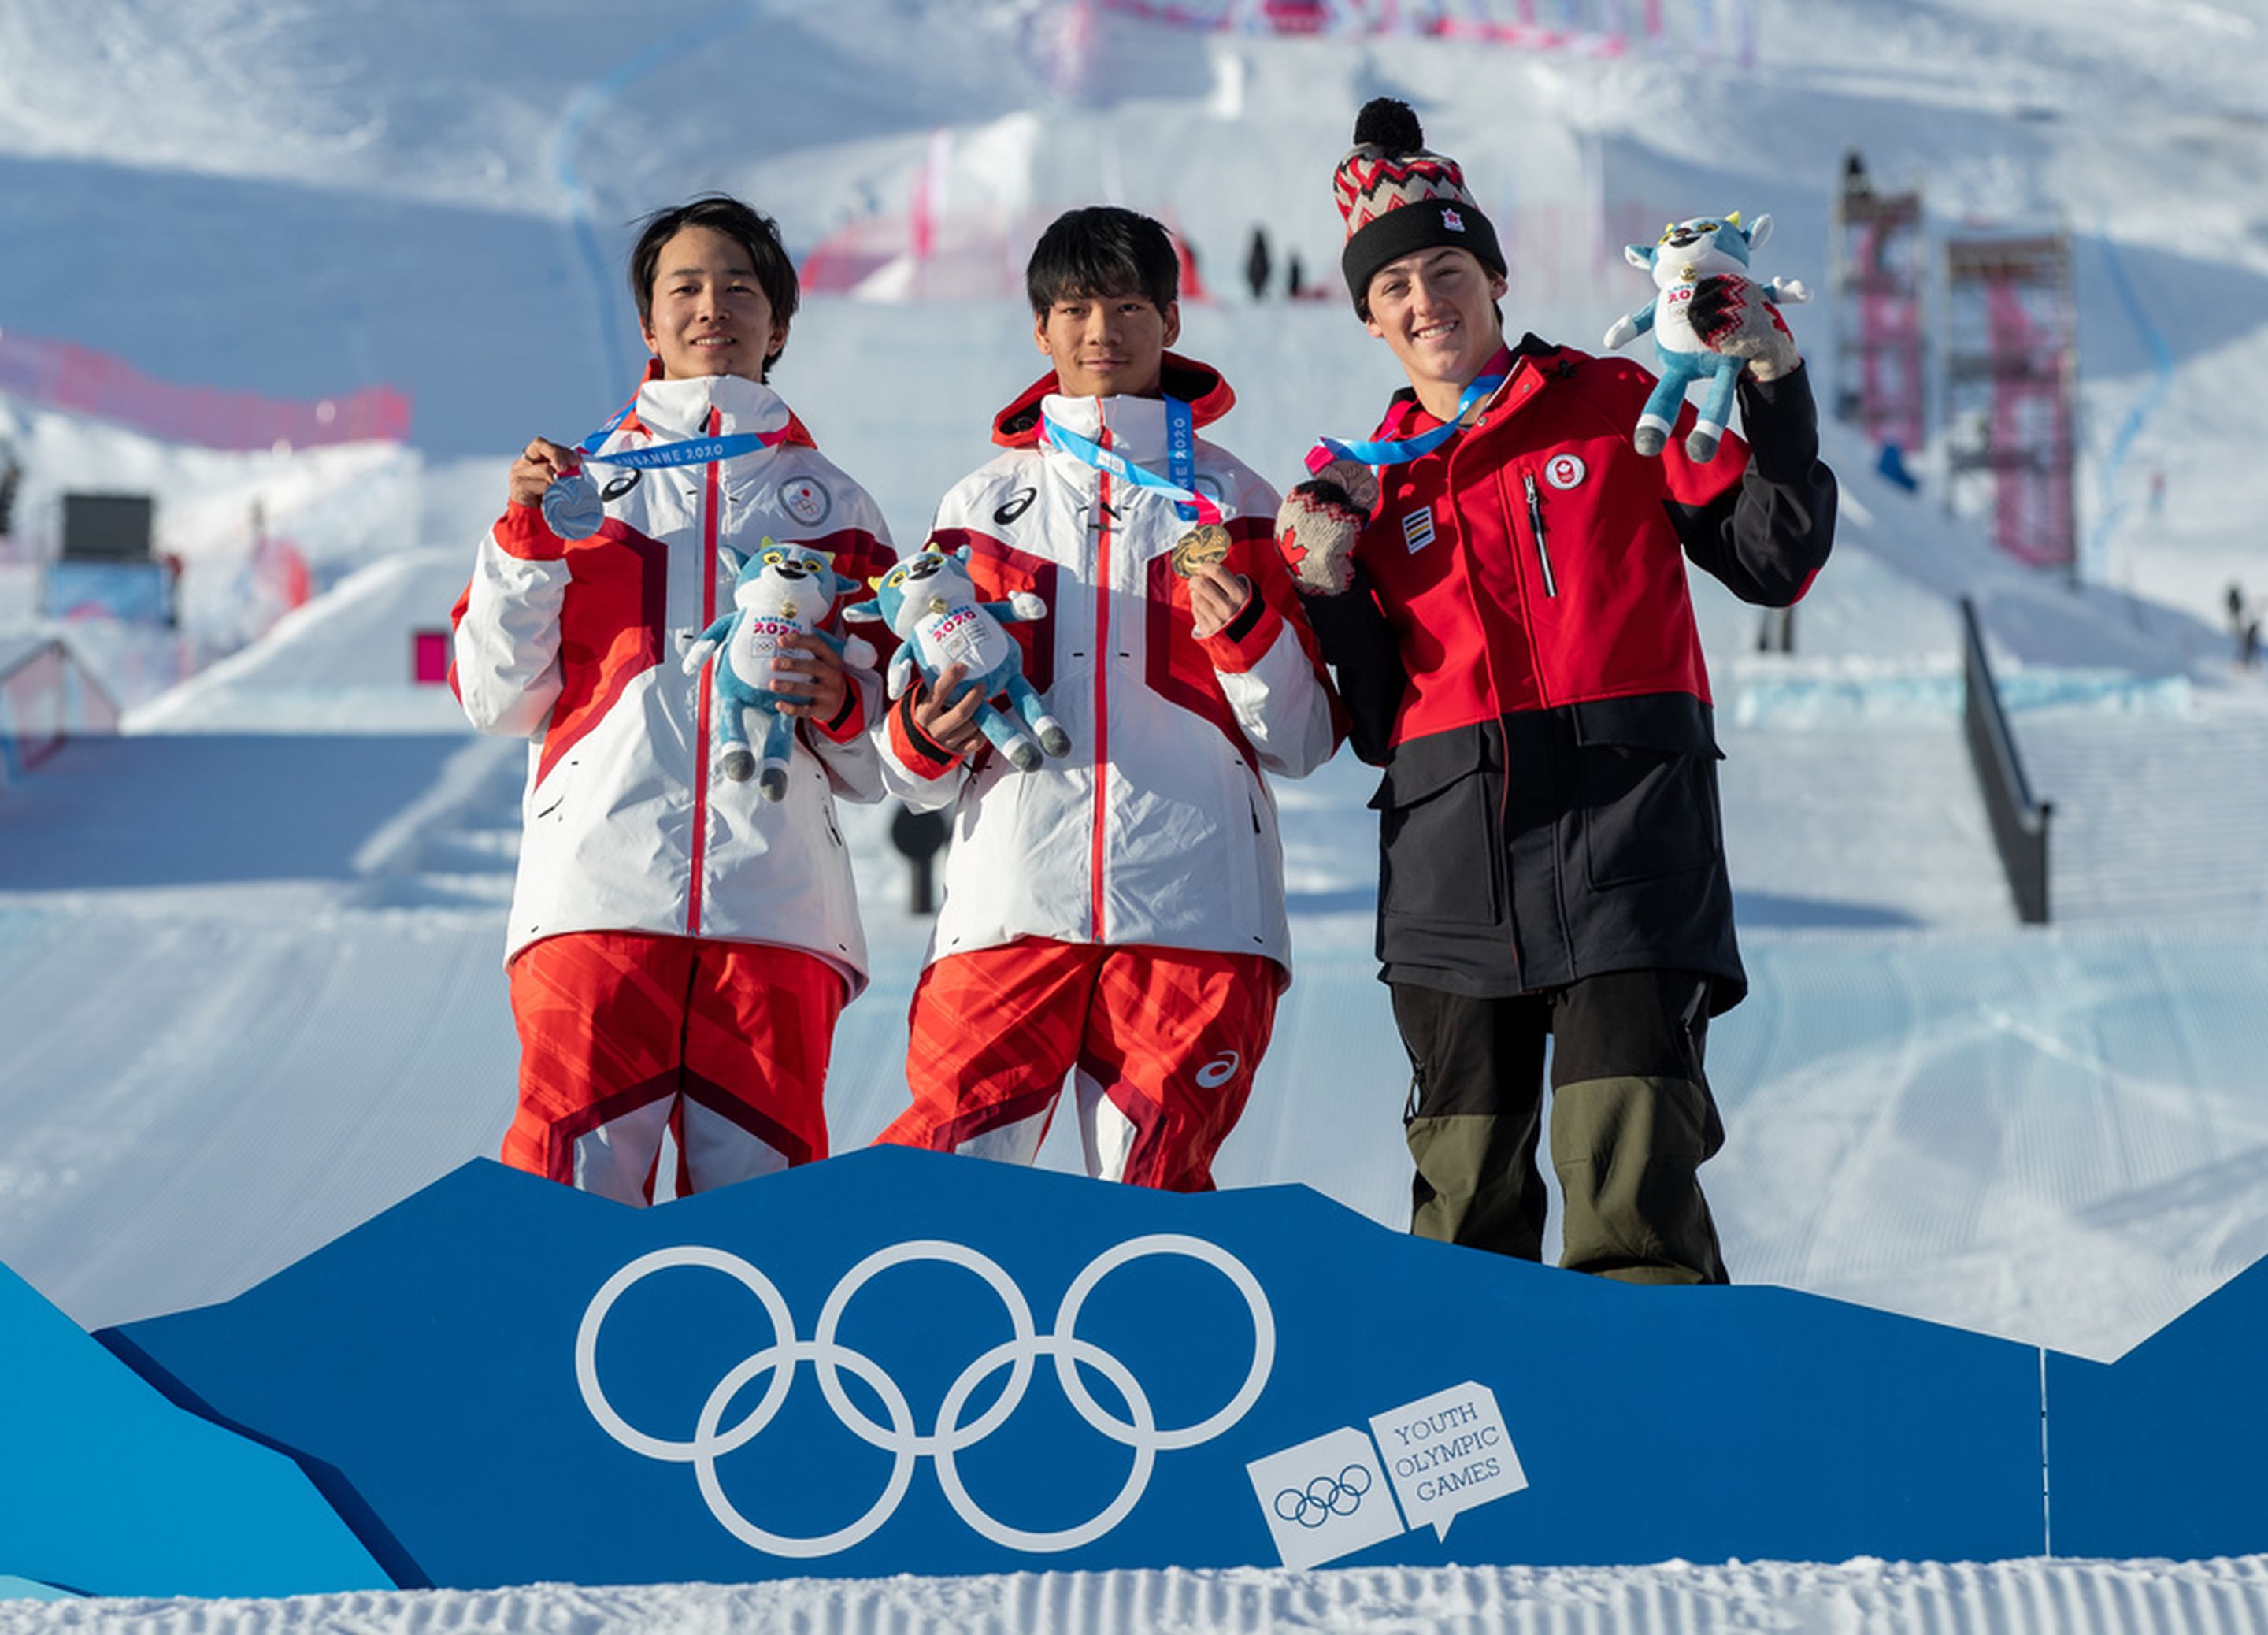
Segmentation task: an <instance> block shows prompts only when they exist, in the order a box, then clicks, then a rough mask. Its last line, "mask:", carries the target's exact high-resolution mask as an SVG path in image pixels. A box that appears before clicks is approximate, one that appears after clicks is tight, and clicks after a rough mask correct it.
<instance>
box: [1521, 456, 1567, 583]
mask: <svg viewBox="0 0 2268 1635" xmlns="http://www.w3.org/2000/svg"><path fill="white" fill-rule="evenodd" d="M1520 480H1521V483H1522V484H1523V485H1524V486H1525V487H1526V488H1527V490H1528V528H1529V530H1530V531H1531V532H1533V533H1534V534H1535V561H1536V563H1537V565H1538V566H1540V567H1541V568H1542V569H1543V593H1544V594H1545V595H1546V596H1557V594H1558V593H1559V584H1558V581H1557V580H1556V579H1554V578H1552V577H1551V549H1550V546H1548V545H1546V544H1545V543H1544V542H1543V499H1542V497H1540V496H1538V495H1537V493H1536V492H1535V473H1534V472H1532V471H1524V472H1522V473H1521V476H1520Z"/></svg>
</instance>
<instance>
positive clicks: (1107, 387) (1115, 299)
mask: <svg viewBox="0 0 2268 1635" xmlns="http://www.w3.org/2000/svg"><path fill="white" fill-rule="evenodd" d="M1181 333H1182V304H1181V303H1180V302H1179V301H1168V302H1167V303H1166V306H1165V310H1164V311H1162V312H1160V310H1159V309H1158V307H1157V306H1156V304H1155V303H1153V302H1152V300H1151V299H1150V298H1149V297H1148V296H1146V295H1066V296H1064V297H1062V298H1059V299H1057V301H1056V302H1055V303H1054V305H1052V306H1049V308H1048V310H1047V311H1046V312H1044V313H1040V314H1039V315H1038V317H1037V318H1036V319H1035V320H1034V321H1033V325H1032V335H1033V339H1034V340H1035V341H1037V342H1039V348H1040V350H1042V352H1045V353H1046V354H1047V355H1048V358H1049V362H1051V363H1053V364H1054V365H1055V366H1056V389H1057V391H1059V392H1061V393H1062V394H1064V396H1066V397H1155V396H1156V395H1157V394H1158V382H1159V379H1160V375H1161V374H1162V372H1163V371H1164V367H1165V358H1166V349H1167V347H1169V346H1171V345H1172V344H1173V343H1174V342H1175V341H1176V340H1177V339H1179V338H1180V336H1181Z"/></svg>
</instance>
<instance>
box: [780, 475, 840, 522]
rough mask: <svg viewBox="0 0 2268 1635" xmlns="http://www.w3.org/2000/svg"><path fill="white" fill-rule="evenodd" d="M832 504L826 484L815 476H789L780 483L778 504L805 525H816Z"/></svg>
mask: <svg viewBox="0 0 2268 1635" xmlns="http://www.w3.org/2000/svg"><path fill="white" fill-rule="evenodd" d="M832 504H834V500H833V497H831V496H830V495H828V492H827V485H826V484H825V483H823V482H820V481H819V480H818V479H817V478H816V477H791V478H789V479H788V480H787V481H786V482H783V483H781V484H780V505H781V507H782V509H784V511H786V512H787V514H788V515H789V516H791V517H793V518H794V519H796V520H797V521H798V522H800V523H802V524H804V525H805V526H806V527H817V526H818V525H819V524H820V523H821V521H822V520H824V519H825V518H826V516H827V512H828V507H829V506H830V505H832Z"/></svg>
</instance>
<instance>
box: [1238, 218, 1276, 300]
mask: <svg viewBox="0 0 2268 1635" xmlns="http://www.w3.org/2000/svg"><path fill="white" fill-rule="evenodd" d="M1274 266H1275V263H1274V261H1271V260H1270V258H1269V254H1268V230H1267V229H1266V228H1264V227H1255V228H1254V229H1253V230H1252V247H1251V248H1250V249H1249V250H1247V251H1246V252H1245V254H1244V282H1245V283H1247V284H1250V285H1251V286H1252V298H1253V299H1254V300H1256V301H1260V300H1265V299H1266V298H1267V297H1268V275H1269V273H1270V271H1271V270H1272V269H1274Z"/></svg>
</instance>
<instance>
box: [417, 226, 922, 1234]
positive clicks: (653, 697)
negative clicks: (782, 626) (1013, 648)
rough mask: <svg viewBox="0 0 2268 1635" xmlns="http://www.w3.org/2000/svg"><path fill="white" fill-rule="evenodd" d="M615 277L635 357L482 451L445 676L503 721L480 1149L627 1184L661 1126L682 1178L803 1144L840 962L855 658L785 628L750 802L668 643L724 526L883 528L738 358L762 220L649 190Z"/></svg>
mask: <svg viewBox="0 0 2268 1635" xmlns="http://www.w3.org/2000/svg"><path fill="white" fill-rule="evenodd" d="M630 283H631V287H632V290H633V291H634V292H635V294H636V296H637V307H638V317H639V322H640V326H641V330H642V333H643V335H644V339H645V342H646V345H647V346H648V348H649V349H650V350H652V353H653V361H652V363H651V364H650V365H648V367H647V371H646V376H645V379H644V382H643V383H642V384H641V385H640V387H638V391H637V396H636V397H635V398H634V399H633V400H632V401H631V402H630V404H629V405H628V406H627V407H626V409H624V411H623V412H622V414H621V415H619V416H617V417H616V419H615V422H614V423H611V424H610V425H609V426H608V428H607V429H606V430H605V431H603V433H594V434H593V437H592V438H588V439H585V442H586V444H587V445H588V446H587V447H569V446H565V445H563V444H558V443H554V442H550V441H549V440H547V439H544V438H537V439H536V440H535V441H534V442H532V443H530V444H529V445H528V446H527V450H526V452H525V453H522V454H521V456H520V458H519V460H518V462H517V463H516V464H514V466H513V467H512V475H511V479H510V503H509V504H507V505H506V506H505V508H504V516H503V518H502V519H501V520H499V521H498V522H497V524H496V526H495V527H493V528H492V529H490V532H489V534H488V537H487V538H486V539H485V540H484V541H482V544H481V547H480V551H479V556H478V557H477V559H476V561H475V565H474V570H473V578H472V583H471V585H470V586H469V587H468V589H467V591H466V593H465V595H464V597H463V598H462V599H461V600H460V601H459V602H458V605H457V609H456V663H455V666H454V668H453V674H452V681H453V684H454V685H455V687H456V689H457V691H458V696H459V697H460V699H461V700H462V701H463V703H464V706H465V713H466V714H467V715H468V716H469V717H470V718H471V719H472V721H473V724H474V725H476V726H478V727H479V728H480V729H481V730H482V731H483V732H489V733H509V734H512V735H515V736H525V737H527V738H528V739H530V740H532V741H531V743H530V745H529V749H528V770H527V794H526V797H525V799H524V801H523V804H522V817H523V822H524V829H523V834H522V839H521V843H520V858H519V880H518V883H517V886H516V887H515V889H514V891H513V895H512V917H511V929H510V933H509V939H508V946H507V949H506V965H507V969H508V970H509V971H510V973H511V984H512V1014H513V1018H514V1020H515V1022H516V1023H517V1025H518V1027H519V1035H520V1046H521V1055H520V1076H519V1111H518V1114H517V1116H515V1117H514V1119H513V1122H512V1128H511V1131H509V1133H508V1134H507V1135H506V1136H505V1138H504V1161H505V1162H506V1163H508V1164H512V1165H515V1166H517V1167H520V1168H523V1169H527V1170H530V1171H532V1172H534V1173H535V1174H537V1175H549V1176H550V1177H551V1178H552V1179H554V1180H556V1181H560V1182H569V1183H571V1184H572V1185H575V1186H578V1187H581V1188H583V1189H586V1190H589V1191H594V1192H600V1193H604V1194H606V1195H607V1196H608V1197H614V1198H616V1199H619V1200H622V1201H623V1202H630V1203H637V1202H650V1201H651V1199H652V1195H653V1184H654V1179H655V1173H654V1172H655V1169H656V1166H657V1161H658V1157H659V1151H660V1143H661V1138H662V1134H663V1131H665V1129H668V1130H671V1131H674V1135H675V1138H676V1141H677V1147H678V1154H679V1164H678V1190H679V1191H680V1193H684V1192H688V1191H695V1190H700V1189H706V1188H710V1187H714V1186H720V1185H723V1184H725V1183H726V1182H733V1181H739V1180H741V1179H744V1178H746V1177H748V1176H751V1175H762V1174H765V1173H767V1172H769V1171H771V1170H776V1169H778V1168H782V1167H785V1166H787V1165H790V1164H797V1163H802V1162H804V1161H806V1160H810V1159H814V1158H823V1157H825V1156H826V1153H827V1124H826V1116H825V1112H824V1108H823V1105H822V1101H821V1094H822V1091H823V1088H824V1086H825V1083H826V1078H827V1063H828V1051H829V1048H830V1045H831V1043H832V1041H833V1037H834V1030H835V1021H836V1015H837V1014H838V1013H839V1012H840V1011H841V1009H842V1007H843V1004H844V1003H845V1002H846V1001H847V1000H849V999H850V998H852V997H853V996H855V995H856V994H857V992H858V991H859V990H860V989H861V988H863V987H864V986H865V981H866V971H865V966H866V955H865V939H864V937H863V936H862V934H861V932H860V929H859V923H858V902H857V898H856V895H855V893H854V888H853V886H852V882H851V863H850V858H849V855H848V853H847V852H846V851H845V850H844V847H843V839H842V836H841V835H840V834H839V833H838V832H837V829H836V823H835V815H834V803H835V798H836V795H837V794H841V795H844V796H848V797H849V798H851V799H854V800H862V801H863V800H873V799H879V798H880V792H881V785H880V767H879V765H878V764H877V759H876V755H875V750H874V747H873V743H872V741H871V740H870V739H869V737H868V734H867V731H866V729H867V726H868V724H869V721H870V720H871V719H872V718H873V714H875V713H878V712H879V711H880V705H881V699H880V687H879V683H878V682H877V681H876V680H875V678H874V677H873V674H871V673H867V672H862V671H857V670H846V669H845V668H844V667H843V664H842V662H841V660H840V659H837V658H836V655H835V653H834V652H833V650H832V649H830V648H829V647H828V646H827V644H824V643H822V642H821V641H818V640H816V639H815V638H812V637H790V638H788V641H787V646H788V648H789V650H790V651H788V652H784V653H783V654H782V656H781V657H780V658H779V659H777V661H776V668H775V671H774V674H773V675H772V677H771V678H770V685H771V686H772V687H773V688H774V689H775V690H777V692H778V693H780V694H781V695H782V696H784V697H785V698H786V699H787V700H788V702H786V703H784V704H783V705H782V708H783V710H784V711H785V712H786V713H787V714H789V715H791V716H792V717H793V718H795V719H796V723H797V725H796V732H795V734H794V737H795V744H794V748H793V749H792V759H791V763H790V766H789V769H788V778H787V785H786V789H785V792H784V795H783V797H782V798H781V799H769V798H768V797H767V795H766V794H765V792H763V791H762V787H761V785H760V784H758V783H757V782H756V781H754V780H750V779H748V778H747V777H746V774H747V770H748V769H747V767H746V766H745V765H741V764H738V763H737V762H733V761H728V760H727V759H726V757H725V756H723V755H719V754H718V749H717V744H716V733H715V730H714V728H715V723H714V721H713V720H712V716H713V713H714V711H716V709H717V708H718V699H717V697H716V696H715V694H714V692H713V691H712V689H711V668H710V667H709V666H706V665H704V666H703V667H701V669H700V670H699V671H698V673H697V674H686V673H685V671H684V669H683V667H682V666H681V658H682V656H683V655H684V654H685V652H686V651H687V648H688V645H689V643H690V642H691V640H692V639H693V638H694V637H696V636H698V635H699V633H700V632H701V631H703V630H706V629H707V628H708V627H709V626H710V624H711V622H712V621H714V620H715V619H716V618H717V617H718V615H720V614H723V613H728V612H730V611H731V609H732V608H733V584H734V578H735V576H734V571H733V565H732V563H731V560H730V558H729V557H728V556H726V555H725V549H726V548H727V547H730V548H733V549H735V550H736V551H738V552H739V553H740V554H741V555H744V556H755V555H756V554H757V553H758V552H759V550H760V549H762V548H763V547H764V545H765V543H766V541H777V542H778V543H781V544H789V543H793V544H799V545H801V546H804V547H806V548H808V549H811V550H817V551H821V552H825V553H828V554H829V555H830V556H832V558H833V562H834V565H835V569H836V571H838V572H840V573H842V574H843V575H844V576H845V577H846V578H851V579H852V580H854V581H862V580H864V579H865V578H867V577H869V576H871V575H873V574H876V573H879V572H881V571H884V570H885V569H887V567H888V566H889V564H890V562H891V551H890V547H889V536H888V533H887V529H886V527H884V524H883V522H882V519H881V515H880V512H878V511H877V510H876V508H875V506H874V504H873V501H872V500H871V499H870V498H868V497H867V496H866V494H865V491H864V490H861V489H860V488H859V487H858V485H857V484H856V483H854V482H851V480H850V479H849V478H848V477H847V476H845V475H843V472H842V471H841V470H839V469H838V468H836V466H835V465H834V464H833V463H832V462H830V461H829V460H827V459H825V458H824V457H823V456H821V454H820V453H819V451H818V449H817V448H816V447H814V446H813V444H812V441H811V438H810V435H809V434H808V433H807V432H806V431H805V430H804V429H803V427H802V425H801V424H800V423H798V421H797V420H796V418H795V416H793V415H792V414H791V413H790V412H789V410H788V408H787V405H786V404H785V403H784V402H783V401H781V400H780V398H779V397H778V396H777V394H774V393H773V391H772V390H771V388H770V387H769V386H767V385H765V384H764V382H765V379H766V377H767V375H768V373H769V372H770V365H771V364H772V362H773V361H774V360H775V359H776V358H777V357H778V356H779V354H780V350H781V349H782V348H783V347H784V345H785V343H786V340H787V332H788V323H789V320H791V319H792V317H793V315H794V313H795V307H796V299H797V286H796V279H795V269H794V266H793V264H792V262H791V261H789V260H788V257H787V254H786V253H785V251H784V249H783V248H782V247H781V245H780V241H779V237H778V233H777V230H776V229H775V228H774V226H773V225H772V223H771V222H770V220H769V219H768V218H767V217H763V216H762V215H760V214H758V213H757V212H756V211H755V210H751V209H749V208H748V207H747V205H745V204H743V203H740V202H739V201H738V200H734V199H730V198H725V197H720V196H711V197H706V198H703V199H698V200H696V201H694V202H692V203H689V204H686V205H681V206H679V207H677V208H675V209H673V210H665V211H662V212H660V213H659V214H658V215H656V216H655V217H652V219H651V220H650V221H649V222H648V223H647V225H646V227H645V231H644V234H643V236H642V237H641V238H640V239H639V240H638V244H637V248H636V250H635V251H634V252H633V253H632V255H631V261H630ZM547 492H549V494H550V496H551V503H550V504H547V502H546V495H547ZM578 511H579V512H581V513H582V514H581V515H580V516H577V515H576V514H575V513H576V512H578ZM551 519H556V520H557V521H558V522H559V523H560V525H561V527H563V528H564V529H565V530H566V532H567V533H569V534H584V533H585V530H591V529H595V531H594V532H589V533H588V534H587V537H573V538H569V537H563V536H562V534H561V533H560V532H557V531H555V528H554V527H553V522H552V520H551ZM839 616H840V608H839V605H838V606H837V607H836V608H832V609H830V610H829V614H828V621H827V622H828V624H830V625H831V624H832V623H834V622H836V620H837V619H839ZM721 658H722V655H719V656H718V659H712V660H711V664H712V665H713V664H714V663H716V662H719V661H721ZM752 679H753V678H752Z"/></svg>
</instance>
